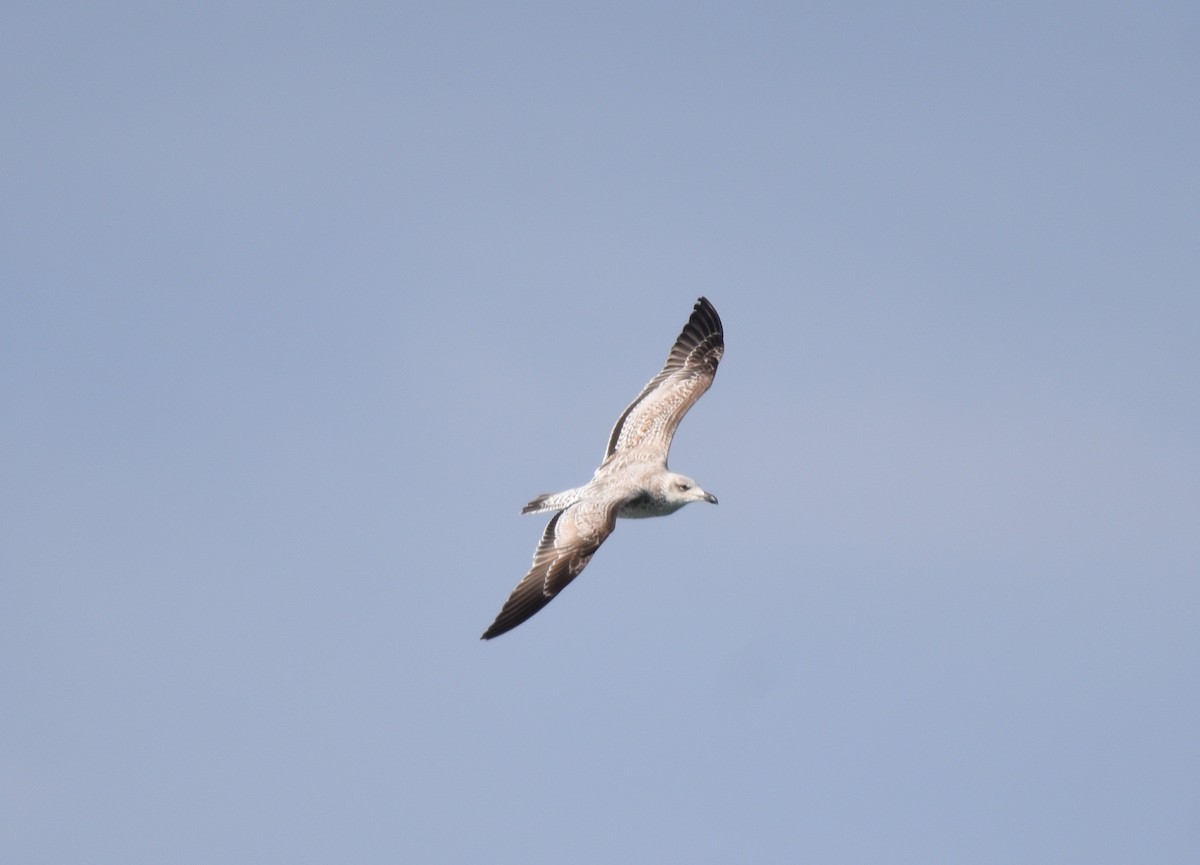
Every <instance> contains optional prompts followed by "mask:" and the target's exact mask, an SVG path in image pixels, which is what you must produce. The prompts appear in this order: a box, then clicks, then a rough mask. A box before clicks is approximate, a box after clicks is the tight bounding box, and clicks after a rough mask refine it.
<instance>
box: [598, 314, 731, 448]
mask: <svg viewBox="0 0 1200 865" xmlns="http://www.w3.org/2000/svg"><path fill="white" fill-rule="evenodd" d="M724 352H725V332H724V331H723V330H722V329H721V319H720V317H719V316H718V315H717V311H716V310H715V309H714V308H713V305H712V304H711V303H709V301H708V298H706V297H702V298H700V299H699V300H698V301H696V306H695V307H693V309H692V316H691V318H689V319H688V323H687V324H685V325H684V326H683V332H682V333H680V334H679V338H678V339H676V340H675V345H674V346H672V347H671V353H670V354H669V355H667V362H666V363H665V364H663V368H662V371H661V372H660V373H659V374H658V375H656V376H655V377H654V378H652V379H650V383H649V384H647V385H646V386H645V387H644V388H642V392H641V393H640V394H638V397H637V399H635V400H634V401H633V402H631V403H630V404H629V408H627V409H625V411H624V412H622V413H621V416H620V417H619V418H617V423H616V425H615V426H614V427H613V431H612V435H610V436H609V438H608V450H607V451H605V453H604V460H605V462H607V461H608V460H609V459H611V458H612V457H613V455H615V454H619V453H623V452H626V451H631V450H634V449H635V448H644V449H646V451H647V452H648V453H649V454H650V455H651V457H652V458H654V459H660V460H661V461H662V463H663V465H666V462H667V451H668V450H670V448H671V437H672V436H674V435H675V429H676V427H678V426H679V422H680V421H681V420H683V416H684V415H685V414H687V410H688V409H690V408H691V407H692V405H693V404H694V403H695V402H696V400H698V399H700V395H701V394H703V393H704V392H705V391H706V390H708V386H709V385H710V384H712V380H713V376H715V375H716V374H717V364H718V363H719V362H720V360H721V355H722V354H723V353H724Z"/></svg>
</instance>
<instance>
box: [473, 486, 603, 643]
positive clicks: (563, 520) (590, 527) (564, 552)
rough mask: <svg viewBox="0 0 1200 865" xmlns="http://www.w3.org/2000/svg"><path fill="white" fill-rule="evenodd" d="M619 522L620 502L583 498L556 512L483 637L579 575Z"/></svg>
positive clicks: (522, 616)
mask: <svg viewBox="0 0 1200 865" xmlns="http://www.w3.org/2000/svg"><path fill="white" fill-rule="evenodd" d="M616 524H617V503H616V502H611V503H601V502H589V501H582V502H579V503H577V504H574V505H571V506H570V507H569V508H567V509H566V510H564V511H559V512H558V513H557V514H555V515H554V516H553V517H552V518H551V520H550V522H549V523H547V524H546V530H545V531H544V532H542V540H541V542H540V543H539V544H538V546H537V550H536V552H534V554H533V567H531V568H530V569H529V573H527V574H526V575H525V576H524V577H523V578H522V580H521V582H519V583H517V587H516V588H515V589H513V591H512V594H511V595H509V596H508V600H507V601H505V602H504V606H503V607H502V608H501V609H500V614H499V615H498V616H496V621H494V622H492V626H491V627H490V628H488V629H487V630H486V631H484V632H483V637H482V638H481V639H484V640H490V639H491V638H492V637H498V636H500V635H501V634H503V633H504V632H505V631H511V630H512V629H513V628H515V627H516V626H517V625H519V624H521V623H522V622H524V621H525V620H526V619H528V618H529V617H530V616H532V615H533V614H534V613H536V612H537V611H538V610H540V609H541V608H542V607H544V606H546V604H548V603H550V601H551V600H553V599H554V596H555V595H557V594H558V593H559V592H561V591H562V589H563V587H564V586H566V584H567V583H569V582H571V580H573V579H575V578H576V577H577V576H579V574H580V572H581V571H582V570H583V569H584V568H585V567H587V563H588V562H590V561H591V560H592V556H593V555H594V554H595V552H596V550H598V549H599V548H600V545H601V544H602V543H604V539H605V538H607V537H608V536H609V535H610V534H612V530H613V528H614V527H615V526H616Z"/></svg>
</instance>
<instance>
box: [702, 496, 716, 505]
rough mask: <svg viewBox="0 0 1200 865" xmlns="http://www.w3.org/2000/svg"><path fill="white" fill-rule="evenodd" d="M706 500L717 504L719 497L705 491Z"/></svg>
mask: <svg viewBox="0 0 1200 865" xmlns="http://www.w3.org/2000/svg"><path fill="white" fill-rule="evenodd" d="M704 500H705V501H706V502H708V503H709V504H712V505H715V504H716V503H717V497H716V496H714V495H713V494H712V493H705V494H704Z"/></svg>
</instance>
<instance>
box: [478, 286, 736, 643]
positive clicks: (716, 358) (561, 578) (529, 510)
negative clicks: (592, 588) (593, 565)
mask: <svg viewBox="0 0 1200 865" xmlns="http://www.w3.org/2000/svg"><path fill="white" fill-rule="evenodd" d="M724 352H725V334H724V331H723V330H722V329H721V319H720V317H718V316H717V311H716V310H715V309H714V308H713V305H712V304H711V303H709V301H708V299H707V298H704V297H702V298H700V299H699V300H698V301H696V305H695V306H694V307H693V308H692V315H691V317H690V318H689V319H688V322H687V324H685V325H684V326H683V331H682V332H681V333H680V334H679V338H678V339H676V340H675V345H673V346H672V347H671V353H670V354H668V355H667V362H666V363H665V364H663V368H662V370H661V371H660V372H659V373H658V375H656V376H655V377H654V378H652V379H650V382H649V383H648V384H647V385H646V386H645V387H644V388H642V392H641V393H640V394H638V396H637V399H635V400H634V401H633V402H631V403H630V404H629V407H628V408H626V409H625V411H623V412H621V416H620V417H619V418H617V423H616V425H615V426H613V429H612V434H611V435H609V437H608V448H607V449H606V450H605V452H604V460H603V462H601V463H600V467H599V468H598V469H596V472H595V474H594V475H592V479H591V480H590V481H588V482H587V483H586V484H584V485H583V486H581V487H575V488H573V489H569V490H564V491H563V492H561V493H545V494H543V495H540V496H538V497H537V498H536V499H534V500H533V501H531V502H530V503H529V504H527V505H525V507H524V508H522V509H521V513H523V514H540V513H545V512H548V511H554V512H555V514H554V516H553V517H551V518H550V522H549V523H548V524H547V525H546V530H545V531H544V532H542V539H541V541H540V542H539V543H538V545H537V550H536V551H535V552H534V554H533V566H532V567H531V568H530V569H529V573H527V574H526V575H525V576H524V577H523V578H522V579H521V582H519V583H517V587H516V588H515V589H513V591H512V594H511V595H509V597H508V600H507V601H505V602H504V606H503V607H502V608H501V609H500V613H499V615H497V616H496V621H494V622H492V625H491V627H489V628H488V629H487V630H486V631H484V632H483V636H482V637H481V639H484V640H490V639H492V638H493V637H498V636H500V635H501V634H503V633H505V632H507V631H511V630H512V629H513V628H515V627H516V626H517V625H519V624H521V623H522V622H524V621H525V620H526V619H528V618H529V617H530V616H532V615H533V614H534V613H536V612H537V611H538V610H540V609H541V608H542V607H544V606H546V604H548V603H550V601H551V600H553V599H554V597H555V596H556V595H557V594H558V593H559V592H561V591H562V590H563V588H564V587H565V586H566V585H567V584H568V583H570V582H571V580H573V579H575V578H576V577H577V576H579V574H580V572H581V571H583V569H584V568H585V567H586V566H587V563H588V562H590V561H591V560H592V556H593V555H595V553H596V550H597V549H599V548H600V545H601V544H602V543H604V540H605V538H607V537H608V536H609V535H610V534H612V531H613V529H614V528H616V525H617V517H625V518H632V519H640V518H643V517H665V516H667V515H668V514H673V513H675V511H677V510H679V509H680V508H682V507H683V506H684V505H686V504H690V503H691V502H710V503H711V504H714V505H715V504H716V503H717V497H716V496H714V495H713V494H712V493H708V492H705V491H704V490H703V489H701V488H700V486H699V485H698V484H697V483H696V482H695V481H694V480H692V479H691V478H689V477H686V476H685V475H681V474H676V473H675V472H673V471H670V470H669V469H668V468H667V451H669V450H670V448H671V438H672V437H673V436H674V435H675V430H676V428H677V427H678V426H679V422H680V421H681V420H683V416H684V415H685V414H687V410H688V409H690V408H691V407H692V405H694V404H695V402H696V400H698V399H700V396H701V395H702V394H703V393H704V392H705V391H706V390H708V386H709V385H711V384H712V380H713V376H715V375H716V373H717V364H718V363H719V362H720V360H721V355H722V354H724Z"/></svg>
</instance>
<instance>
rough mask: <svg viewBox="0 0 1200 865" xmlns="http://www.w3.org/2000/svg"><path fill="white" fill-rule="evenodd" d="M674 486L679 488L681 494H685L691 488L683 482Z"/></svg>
mask: <svg viewBox="0 0 1200 865" xmlns="http://www.w3.org/2000/svg"><path fill="white" fill-rule="evenodd" d="M676 486H677V487H679V491H680V492H682V493H686V492H687V491H688V490H690V489H691V488H692V485H691V484H689V483H686V482H684V481H680V482H679V483H678V484H676Z"/></svg>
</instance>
